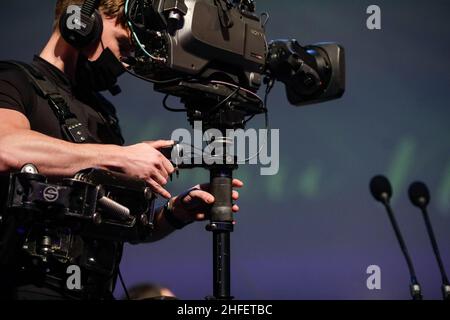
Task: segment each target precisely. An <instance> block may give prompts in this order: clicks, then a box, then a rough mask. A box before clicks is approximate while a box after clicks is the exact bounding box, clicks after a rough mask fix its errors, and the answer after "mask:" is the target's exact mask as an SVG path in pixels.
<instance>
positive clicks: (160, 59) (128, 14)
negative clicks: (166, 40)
mask: <svg viewBox="0 0 450 320" xmlns="http://www.w3.org/2000/svg"><path fill="white" fill-rule="evenodd" d="M129 3H130V0H126V2H125V17H126V18H127V24H128V27H129V28H130V30H131V34H132V36H133V38H134V40H135V42H136V43H137V45H138V46H139V48H140V49H141V50H142V52H144V53H145V54H146V55H147V56H148V57H150V59H152V60H156V61H162V62H164V63H165V62H166V61H167V60H166V59H165V58H160V57H156V56H154V55H152V54H151V53H149V52H148V51H147V49H145V46H144V45H143V44H142V43H141V41H140V40H139V37H138V36H137V34H136V32H135V30H134V26H133V24H134V23H133V22H132V19H131V17H130V12H129Z"/></svg>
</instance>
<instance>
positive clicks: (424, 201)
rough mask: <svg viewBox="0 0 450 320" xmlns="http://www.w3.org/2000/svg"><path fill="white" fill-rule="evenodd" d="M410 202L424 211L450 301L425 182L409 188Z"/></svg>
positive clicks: (448, 287)
mask: <svg viewBox="0 0 450 320" xmlns="http://www.w3.org/2000/svg"><path fill="white" fill-rule="evenodd" d="M408 195H409V200H411V202H412V204H413V205H415V206H416V207H418V208H420V210H421V211H422V216H423V219H424V221H425V226H426V228H427V233H428V237H429V238H430V241H431V246H432V247H433V252H434V256H435V257H436V261H437V263H438V266H439V271H440V272H441V277H442V287H441V289H442V297H443V299H444V300H447V301H450V283H449V281H448V277H447V274H446V272H445V268H444V264H443V263H442V259H441V254H440V252H439V247H438V245H437V242H436V237H435V236H434V231H433V227H432V226H431V221H430V217H429V215H428V211H427V206H428V204H429V203H430V192H429V191H428V188H427V186H426V185H425V184H424V183H423V182H419V181H417V182H413V183H412V184H411V185H410V186H409V190H408Z"/></svg>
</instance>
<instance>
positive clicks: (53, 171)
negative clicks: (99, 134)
mask: <svg viewBox="0 0 450 320" xmlns="http://www.w3.org/2000/svg"><path fill="white" fill-rule="evenodd" d="M0 119H1V121H0V173H7V172H11V171H14V170H18V169H20V168H21V167H22V166H23V165H24V164H27V163H33V164H35V165H36V166H37V168H38V169H39V172H40V173H42V174H44V175H47V176H71V175H74V174H75V173H76V172H78V171H80V170H81V169H86V168H92V167H99V168H104V169H115V170H117V171H121V172H124V173H125V174H128V175H130V176H133V177H138V178H141V179H143V180H145V181H146V182H147V183H148V184H149V185H150V186H151V187H152V189H153V191H155V192H157V193H159V194H160V195H162V196H163V197H166V198H170V194H169V193H168V192H167V191H166V190H165V189H164V188H163V186H164V185H165V184H166V183H167V178H168V176H169V174H171V173H172V172H173V171H174V168H173V166H172V164H171V163H170V161H169V160H168V159H166V158H165V157H164V156H163V155H162V154H161V153H160V152H159V151H158V150H157V149H158V148H161V147H163V146H166V145H169V144H172V143H173V142H170V141H154V142H143V143H139V144H135V145H132V146H126V147H121V146H116V145H106V144H75V143H71V142H67V141H63V140H60V139H55V138H52V137H49V136H46V135H44V134H41V133H39V132H36V131H33V130H31V129H30V123H29V121H28V119H27V118H26V117H25V116H24V115H23V114H21V113H20V112H17V111H13V110H8V109H2V108H0Z"/></svg>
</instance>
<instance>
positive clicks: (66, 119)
mask: <svg viewBox="0 0 450 320" xmlns="http://www.w3.org/2000/svg"><path fill="white" fill-rule="evenodd" d="M0 63H3V64H8V65H12V66H15V67H17V68H18V69H19V70H21V71H22V72H24V74H25V75H26V76H27V78H28V79H29V80H30V82H31V83H32V84H33V86H34V88H35V89H36V91H37V93H38V94H39V95H40V96H42V97H43V98H45V99H47V100H48V103H49V105H50V107H51V108H52V110H53V112H54V113H55V115H56V116H57V118H58V120H59V123H60V125H61V131H62V133H63V135H64V137H65V138H66V139H67V140H69V141H72V142H75V143H83V142H87V141H88V138H89V133H88V132H87V130H86V129H85V128H84V126H83V124H82V123H81V122H80V121H79V120H78V119H77V117H76V115H74V114H73V113H72V112H71V111H70V108H69V106H68V105H67V103H66V101H65V100H64V98H63V97H62V96H61V94H60V93H59V91H58V89H57V87H56V85H55V84H53V83H52V82H51V81H49V80H48V79H47V78H46V77H45V76H44V75H43V74H42V73H41V72H39V70H37V69H36V68H34V67H33V66H31V65H29V64H26V63H23V62H20V61H13V60H9V61H1V62H0Z"/></svg>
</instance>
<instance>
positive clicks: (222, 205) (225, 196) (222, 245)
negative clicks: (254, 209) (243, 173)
mask: <svg viewBox="0 0 450 320" xmlns="http://www.w3.org/2000/svg"><path fill="white" fill-rule="evenodd" d="M210 172H211V176H210V185H211V194H212V195H213V196H214V198H215V202H214V204H213V206H212V208H211V218H210V219H211V220H210V224H209V225H208V226H207V230H208V231H211V232H212V233H213V290H214V297H213V298H214V299H216V300H231V299H233V297H232V296H231V290H230V233H231V232H232V231H233V211H232V205H233V202H232V198H231V195H232V180H233V177H232V173H233V169H232V168H230V167H227V165H223V166H218V168H211V169H210Z"/></svg>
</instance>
